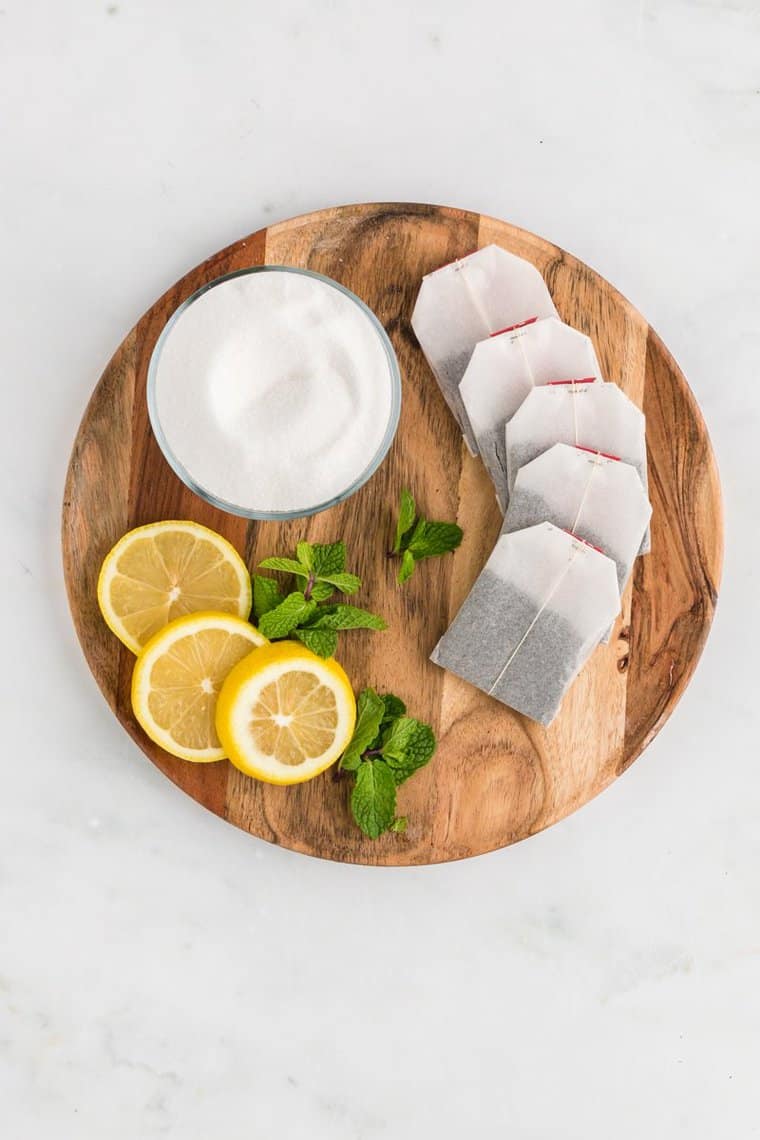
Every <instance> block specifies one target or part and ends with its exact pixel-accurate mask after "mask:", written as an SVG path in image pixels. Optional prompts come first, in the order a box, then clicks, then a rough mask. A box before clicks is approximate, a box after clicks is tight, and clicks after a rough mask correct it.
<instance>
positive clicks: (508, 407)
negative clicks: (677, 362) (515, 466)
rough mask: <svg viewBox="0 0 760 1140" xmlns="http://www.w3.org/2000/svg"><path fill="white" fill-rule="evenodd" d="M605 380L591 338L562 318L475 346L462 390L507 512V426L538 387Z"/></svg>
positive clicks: (510, 331)
mask: <svg viewBox="0 0 760 1140" xmlns="http://www.w3.org/2000/svg"><path fill="white" fill-rule="evenodd" d="M601 378H602V373H601V370H600V368H599V362H598V360H597V359H596V353H595V352H594V346H593V344H592V343H591V340H590V338H589V337H587V336H585V335H584V334H583V333H581V332H578V330H577V329H573V328H571V327H570V325H565V324H563V323H562V321H560V320H559V319H557V318H556V317H549V318H547V319H546V320H542V321H530V322H526V323H525V324H523V325H518V326H517V327H516V328H514V329H505V330H504V332H501V333H493V334H492V335H491V336H490V337H489V338H488V339H487V340H481V341H480V342H479V343H478V344H476V345H475V348H474V349H473V353H472V356H471V357H470V362H469V364H468V365H467V368H466V369H465V373H464V376H463V377H462V382H461V383H460V385H459V394H460V396H461V398H462V403H463V405H464V408H465V411H466V413H467V418H468V420H469V423H470V426H471V428H472V431H473V434H474V436H475V440H476V443H477V447H478V452H479V454H480V457H481V458H482V460H483V463H484V464H485V466H486V469H487V471H488V473H489V475H490V476H491V479H492V480H493V484H494V487H495V488H496V498H497V500H498V502H499V506H500V507H501V509H502V511H504V510H506V506H507V500H508V495H509V488H508V484H507V457H506V452H505V439H504V425H505V424H506V423H507V422H508V421H509V420H511V418H512V416H513V415H514V414H515V412H516V411H517V409H518V408H519V407H520V404H521V403H522V402H523V400H524V399H525V397H526V396H527V395H528V393H529V392H530V391H531V389H532V388H534V387H536V386H538V385H542V384H548V383H549V382H550V381H552V380H581V379H582V380H587V379H588V380H601Z"/></svg>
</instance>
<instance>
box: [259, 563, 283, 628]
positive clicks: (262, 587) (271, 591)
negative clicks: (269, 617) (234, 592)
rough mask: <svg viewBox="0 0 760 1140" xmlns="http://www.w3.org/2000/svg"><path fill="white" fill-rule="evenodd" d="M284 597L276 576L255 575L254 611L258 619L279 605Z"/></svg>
mask: <svg viewBox="0 0 760 1140" xmlns="http://www.w3.org/2000/svg"><path fill="white" fill-rule="evenodd" d="M282 599H283V594H282V593H281V591H280V587H279V586H278V585H277V582H276V581H275V579H274V578H265V577H264V575H263V574H254V575H253V612H254V615H255V616H256V618H257V619H258V618H261V617H263V615H264V614H266V613H269V611H270V610H273V609H274V608H275V606H279V604H280V602H281V601H282Z"/></svg>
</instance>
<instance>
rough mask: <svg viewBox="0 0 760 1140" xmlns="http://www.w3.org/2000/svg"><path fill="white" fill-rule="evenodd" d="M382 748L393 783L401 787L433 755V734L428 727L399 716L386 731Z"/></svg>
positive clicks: (412, 719) (418, 721) (420, 722)
mask: <svg viewBox="0 0 760 1140" xmlns="http://www.w3.org/2000/svg"><path fill="white" fill-rule="evenodd" d="M381 747H382V754H383V759H384V760H385V761H386V763H387V765H388V767H389V768H390V769H391V771H392V772H393V777H394V779H395V781H396V783H397V784H403V782H404V780H408V779H409V777H410V776H411V775H413V774H414V773H415V772H416V771H417V770H418V769H419V768H422V767H424V766H425V764H427V762H428V760H429V759H430V757H431V756H432V755H433V753H434V752H435V735H434V733H433V730H432V728H431V727H430V725H429V724H423V722H422V721H420V720H415V719H414V718H413V717H410V716H402V717H399V719H398V720H396V721H394V722H393V724H392V725H391V726H390V728H389V729H387V730H386V733H385V736H384V737H383V743H382V746H381Z"/></svg>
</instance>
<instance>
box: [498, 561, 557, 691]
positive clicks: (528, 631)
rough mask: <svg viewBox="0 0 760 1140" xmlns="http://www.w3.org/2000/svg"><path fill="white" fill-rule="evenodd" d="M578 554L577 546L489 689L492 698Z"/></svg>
mask: <svg viewBox="0 0 760 1140" xmlns="http://www.w3.org/2000/svg"><path fill="white" fill-rule="evenodd" d="M577 553H578V547H577V546H575V547H573V551H572V554H571V555H570V557H569V558H568V560H567V564H566V565H565V566H564V567H563V569H562V571H561V572H560V574H558V575H557V580H556V581H555V583H554V585H553V586H552V587H551V589H550V590H549V593H548V594H547V595H546V597H545V598H544V600H543V602H542V603H541V605H540V607H539V609H538V611H537V613H536V616H535V617H534V618H533V620H532V621H531V623H530V625H529V626H528V628H527V629H526V631H525V633H524V634H523V635H522V637H521V638H520V640H519V641H518V643H517V645H516V646H515V647H514V649H513V650H512V652H511V653H510V655H509V657H508V658H507V661H506V664H505V665H504V667H503V669H502V670H501V672H500V673H499V675H498V677H497V678H496V680H495V681H494V683H493V684H492V685H491V686H490V688H489V690H488V695H489V696H492V695H493V692H494V690H495V688H496V686H497V685H498V684H499V682H500V681H501V679H502V677H503V676H504V674H505V673H506V671H507V669H508V668H509V667H510V665H511V664H512V662H513V661H514V659H515V657H517V654H518V653H519V652H520V650H521V649H522V647H523V645H524V644H525V642H526V641H527V640H528V638H529V637H530V635H531V633H532V632H533V628H534V626H535V624H536V622H537V621H538V619H539V618H540V617H541V614H542V613H543V612H544V610H545V609H546V607H547V606H548V605H549V602H550V601H551V600H552V598H553V597H554V595H555V594H556V592H557V590H558V589H559V588H560V586H561V585H562V583H563V581H564V579H565V575H566V574H567V572H568V570H569V569H570V567H571V566H572V564H573V560H574V559H575V556H576V554H577Z"/></svg>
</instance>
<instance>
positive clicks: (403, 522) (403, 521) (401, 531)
mask: <svg viewBox="0 0 760 1140" xmlns="http://www.w3.org/2000/svg"><path fill="white" fill-rule="evenodd" d="M416 514H417V507H416V506H415V503H414V499H413V498H412V493H411V491H408V490H407V489H406V487H404V489H403V491H402V492H401V502H400V504H399V510H398V522H397V523H396V537H395V540H394V542H393V553H394V554H400V553H401V546H402V544H403V541H404V539H405V538H406V536H407V535H408V534H409V531H410V530H411V529H412V527H413V526H414V516H415V515H416Z"/></svg>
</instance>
